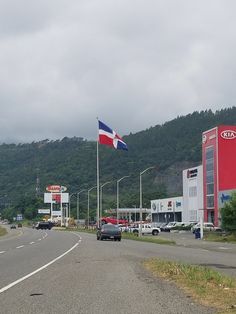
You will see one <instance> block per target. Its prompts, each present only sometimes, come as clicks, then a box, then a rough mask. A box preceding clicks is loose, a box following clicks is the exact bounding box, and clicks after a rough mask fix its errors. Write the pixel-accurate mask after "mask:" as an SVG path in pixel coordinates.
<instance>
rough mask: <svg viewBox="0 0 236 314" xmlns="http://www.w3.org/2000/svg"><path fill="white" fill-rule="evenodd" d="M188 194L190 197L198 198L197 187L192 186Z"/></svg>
mask: <svg viewBox="0 0 236 314" xmlns="http://www.w3.org/2000/svg"><path fill="white" fill-rule="evenodd" d="M188 192H189V197H196V196H197V187H196V186H190V187H189V191H188Z"/></svg>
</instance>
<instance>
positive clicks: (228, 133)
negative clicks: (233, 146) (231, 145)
mask: <svg viewBox="0 0 236 314" xmlns="http://www.w3.org/2000/svg"><path fill="white" fill-rule="evenodd" d="M220 135H221V137H222V138H223V139H225V140H234V139H235V138H236V132H235V131H233V130H225V131H222V132H221V133H220Z"/></svg>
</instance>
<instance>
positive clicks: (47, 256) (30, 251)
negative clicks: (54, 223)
mask: <svg viewBox="0 0 236 314" xmlns="http://www.w3.org/2000/svg"><path fill="white" fill-rule="evenodd" d="M12 231H15V230H12ZM78 240H79V237H78V235H75V234H73V233H66V234H65V232H58V231H53V230H36V229H30V228H24V229H22V230H18V232H13V233H12V236H10V237H7V238H5V239H1V242H0V252H1V254H0V289H2V288H3V287H5V286H7V285H8V284H10V283H12V282H14V281H15V280H18V279H19V278H22V277H24V276H26V275H27V274H29V273H31V272H33V271H35V270H36V269H38V268H40V267H42V266H43V265H45V264H47V263H49V262H50V261H51V260H53V259H55V258H57V257H58V256H60V255H61V254H63V253H64V252H65V251H67V250H68V249H70V248H71V247H72V246H73V245H75V244H76V243H78Z"/></svg>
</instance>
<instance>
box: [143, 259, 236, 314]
mask: <svg viewBox="0 0 236 314" xmlns="http://www.w3.org/2000/svg"><path fill="white" fill-rule="evenodd" d="M144 266H145V267H146V268H147V269H148V270H150V271H151V272H152V273H153V274H155V275H156V276H158V277H161V278H164V279H167V280H172V281H174V282H175V283H176V285H177V286H178V287H180V288H182V289H183V290H184V291H185V292H186V293H188V294H190V295H191V296H192V297H193V298H194V299H195V300H196V301H197V302H199V303H200V304H203V305H205V306H210V307H215V308H216V309H217V310H219V311H220V312H219V313H222V314H223V313H236V279H235V278H230V277H227V276H225V275H222V274H220V273H219V272H217V271H215V270H213V269H210V268H208V267H202V266H196V265H189V264H184V263H177V262H170V261H163V260H159V259H151V260H148V261H145V262H144Z"/></svg>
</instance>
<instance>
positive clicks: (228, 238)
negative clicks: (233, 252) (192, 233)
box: [204, 232, 236, 243]
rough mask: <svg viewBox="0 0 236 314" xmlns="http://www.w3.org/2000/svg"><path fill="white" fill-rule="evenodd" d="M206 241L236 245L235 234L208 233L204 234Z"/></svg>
mask: <svg viewBox="0 0 236 314" xmlns="http://www.w3.org/2000/svg"><path fill="white" fill-rule="evenodd" d="M204 239H206V240H207V241H215V242H224V243H236V235H235V234H228V235H223V234H218V233H217V232H214V233H213V232H208V233H205V234H204Z"/></svg>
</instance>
